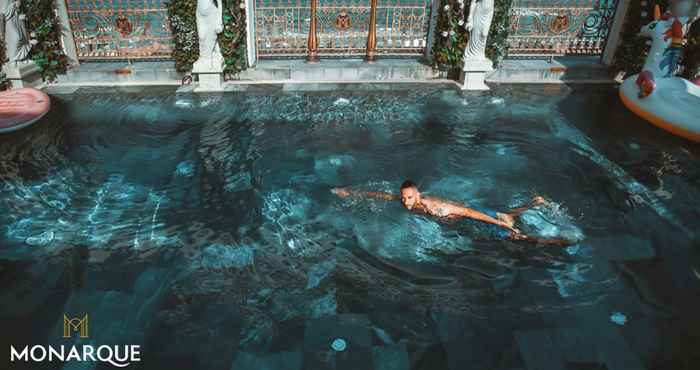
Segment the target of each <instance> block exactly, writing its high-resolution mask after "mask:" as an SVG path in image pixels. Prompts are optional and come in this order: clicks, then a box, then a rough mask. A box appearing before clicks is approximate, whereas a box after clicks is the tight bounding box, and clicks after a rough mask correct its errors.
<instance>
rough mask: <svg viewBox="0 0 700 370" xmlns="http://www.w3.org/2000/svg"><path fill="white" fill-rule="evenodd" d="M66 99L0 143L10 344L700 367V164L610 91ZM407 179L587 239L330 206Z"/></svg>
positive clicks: (541, 228)
mask: <svg viewBox="0 0 700 370" xmlns="http://www.w3.org/2000/svg"><path fill="white" fill-rule="evenodd" d="M52 98H53V100H52V110H51V112H49V114H48V115H47V117H46V118H44V119H43V120H42V121H40V122H39V123H37V124H35V125H34V126H32V127H31V128H29V129H26V130H23V131H21V132H17V133H14V134H11V135H3V136H0V158H1V159H0V207H1V208H0V209H1V212H0V225H1V226H2V229H1V230H2V231H1V233H0V245H1V247H0V287H1V289H0V300H1V301H2V303H3V304H2V306H1V307H2V308H1V309H0V318H1V320H2V323H3V324H5V326H4V327H5V330H6V331H7V332H8V333H11V335H9V336H3V338H2V340H0V341H1V342H2V344H3V346H4V348H8V345H9V344H12V345H15V346H18V345H21V344H36V343H39V344H63V343H72V341H78V339H63V338H62V337H61V330H62V329H61V327H62V325H63V322H62V319H63V314H64V313H65V314H68V315H74V316H77V315H83V314H84V313H88V314H89V315H90V328H91V329H90V330H91V335H90V338H89V339H85V340H83V342H87V341H89V343H93V344H95V345H98V344H124V343H131V344H140V345H142V359H143V361H142V363H141V364H132V365H131V366H139V365H142V366H144V368H149V369H161V368H162V369H169V368H174V367H175V368H183V369H184V368H187V369H236V370H239V369H302V368H303V369H324V368H335V369H409V368H410V369H435V370H437V369H535V368H547V369H549V368H552V369H574V368H575V369H593V368H596V369H598V368H604V367H600V366H599V367H595V366H597V365H596V364H604V366H606V367H607V369H609V370H613V369H642V368H647V369H653V368H659V369H661V368H663V369H666V368H675V369H681V368H688V369H690V368H692V367H693V366H692V364H693V363H695V362H694V361H696V360H698V354H697V350H696V349H697V343H698V341H699V340H700V334H698V333H700V320H699V319H698V318H697V315H696V313H697V312H698V309H700V299H699V298H698V297H700V295H698V293H699V292H700V289H699V286H700V274H699V273H700V249H699V245H698V242H697V237H698V227H699V226H700V219H699V218H698V216H699V215H700V213H699V212H698V210H697V205H698V201H700V169H699V167H698V166H697V163H698V156H700V147H699V146H698V145H697V144H693V143H690V142H687V141H684V140H682V139H678V138H675V137H672V136H670V135H668V134H666V133H665V132H662V131H660V130H658V129H656V128H654V127H652V126H651V125H649V124H646V123H645V122H643V121H641V120H639V119H637V118H636V117H635V116H634V115H633V114H631V113H629V112H627V111H626V110H625V109H624V107H623V106H622V105H621V104H620V103H619V101H618V99H617V92H616V90H615V89H614V88H612V87H611V86H607V85H603V86H580V87H576V88H571V87H567V86H564V85H562V86H519V87H512V86H511V87H504V86H501V87H497V88H495V89H494V90H492V91H491V92H488V93H483V94H474V93H470V94H464V95H463V94H462V93H460V92H458V91H454V90H451V89H441V88H425V87H421V88H420V89H418V88H416V89H398V90H387V91H370V90H368V91H355V92H350V91H339V92H333V93H328V92H323V93H313V92H306V93H302V92H280V91H268V90H265V89H261V90H260V91H257V92H256V91H249V92H247V93H245V94H243V93H229V94H221V95H216V94H214V95H196V96H193V95H178V94H176V93H175V91H174V89H172V88H147V89H144V88H122V89H117V92H115V91H114V90H112V91H108V90H104V89H99V88H81V89H80V90H78V91H77V92H76V93H75V94H71V95H54V96H53V97H52ZM407 178H410V179H413V180H414V181H415V182H416V183H417V184H418V186H419V188H420V190H421V191H424V192H425V193H428V194H430V195H434V196H440V197H443V198H448V199H451V200H454V201H459V202H464V203H466V204H468V205H470V206H475V207H477V206H478V207H488V208H492V209H497V210H505V209H508V208H509V207H514V206H517V205H519V204H521V203H523V202H525V201H526V200H527V199H529V198H530V197H531V196H532V195H534V194H540V195H542V196H544V197H546V198H547V199H549V200H550V201H551V202H552V203H551V204H550V205H548V206H546V207H540V208H538V209H535V210H532V211H528V213H526V215H525V216H524V219H523V222H522V223H521V227H522V228H523V230H526V231H527V232H529V233H534V234H540V235H543V236H548V237H553V236H563V237H567V238H570V239H572V240H576V241H577V243H575V244H574V245H572V246H570V247H567V248H551V247H550V248H545V247H537V246H533V245H531V244H523V243H515V242H510V241H499V240H489V239H488V238H484V237H483V236H481V235H478V232H477V231H475V230H470V229H466V228H460V227H453V225H446V224H443V223H440V222H437V221H435V220H434V219H431V218H428V217H425V216H421V215H416V214H412V213H409V212H407V211H406V210H405V209H403V208H402V207H401V205H400V204H399V203H398V202H387V201H377V200H367V199H341V198H339V197H337V196H335V195H334V194H332V193H331V192H330V190H331V189H332V188H333V187H336V186H347V187H351V188H353V189H358V190H379V191H387V192H393V193H397V192H398V187H399V185H400V184H401V182H402V181H403V180H405V179H407ZM694 270H695V271H698V273H695V272H694ZM76 343H77V342H76ZM43 365H44V366H46V368H55V364H53V365H51V364H48V363H47V364H43ZM683 366H686V367H683ZM33 368H37V367H36V366H34V367H33Z"/></svg>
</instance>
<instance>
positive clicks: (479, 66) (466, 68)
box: [460, 0, 494, 90]
mask: <svg viewBox="0 0 700 370" xmlns="http://www.w3.org/2000/svg"><path fill="white" fill-rule="evenodd" d="M493 13H494V1H493V0H472V3H471V4H470V5H469V17H468V18H467V24H466V28H467V30H468V31H469V40H468V42H467V47H466V48H465V49H464V57H463V58H462V63H463V64H462V72H461V76H460V80H461V82H462V90H488V89H489V87H488V86H486V84H485V83H484V80H485V79H486V74H487V73H488V72H491V71H493V62H491V60H490V59H489V58H487V57H486V44H487V41H488V36H489V30H490V29H491V21H492V20H493Z"/></svg>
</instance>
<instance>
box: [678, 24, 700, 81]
mask: <svg viewBox="0 0 700 370" xmlns="http://www.w3.org/2000/svg"><path fill="white" fill-rule="evenodd" d="M681 65H682V66H683V73H682V76H683V77H685V78H688V79H692V78H696V77H698V75H700V20H696V21H695V22H694V23H693V24H692V25H691V26H690V30H689V31H688V43H687V44H686V45H685V48H684V49H683V58H682V59H681Z"/></svg>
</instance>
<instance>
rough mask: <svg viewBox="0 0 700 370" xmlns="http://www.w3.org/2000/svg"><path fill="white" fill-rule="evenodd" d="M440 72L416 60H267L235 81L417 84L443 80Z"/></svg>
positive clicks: (246, 71) (240, 75)
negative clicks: (417, 82)
mask: <svg viewBox="0 0 700 370" xmlns="http://www.w3.org/2000/svg"><path fill="white" fill-rule="evenodd" d="M440 78H441V77H440V75H439V73H438V71H435V70H433V68H432V67H431V66H429V65H426V64H423V63H421V62H420V61H418V60H414V59H384V60H379V61H377V62H375V63H366V62H364V61H363V60H361V59H329V60H323V59H322V60H321V61H320V62H318V63H314V64H309V63H306V62H305V61H304V60H264V61H259V62H258V63H257V64H256V65H255V67H253V68H250V69H248V70H245V71H243V72H241V73H240V74H238V75H237V76H236V77H235V78H234V80H233V81H231V82H235V81H242V82H243V81H257V82H280V83H318V82H322V83H333V82H416V81H431V80H438V79H440Z"/></svg>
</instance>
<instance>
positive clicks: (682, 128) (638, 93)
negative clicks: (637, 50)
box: [620, 0, 700, 142]
mask: <svg viewBox="0 0 700 370" xmlns="http://www.w3.org/2000/svg"><path fill="white" fill-rule="evenodd" d="M688 4H690V6H691V7H692V2H688V1H682V0H681V1H677V2H675V4H674V5H673V6H674V10H673V12H671V11H669V12H667V13H666V14H664V15H663V16H662V15H661V10H660V8H659V7H658V5H657V6H656V7H655V9H654V21H652V22H651V23H649V24H647V25H646V26H644V27H642V29H641V32H640V34H641V35H642V36H647V37H650V38H651V40H652V44H651V50H650V51H649V56H648V57H647V59H646V61H645V62H644V67H643V68H642V72H641V73H639V74H636V75H633V76H631V77H629V78H627V79H626V80H625V81H624V82H623V83H622V85H621V86H620V98H621V99H622V102H623V103H624V104H625V106H626V107H627V108H629V109H630V110H631V111H632V112H634V113H635V114H637V115H638V116H640V117H642V118H644V119H645V120H647V121H649V122H650V123H652V124H654V125H656V126H658V127H660V128H662V129H664V130H666V131H669V132H671V133H673V134H675V135H678V136H682V137H684V138H687V139H689V140H692V141H696V142H700V86H698V85H697V84H696V83H695V81H692V82H691V81H689V80H686V79H684V78H680V77H676V76H674V73H675V72H676V70H677V68H678V61H679V59H680V55H681V51H682V49H683V45H684V37H685V34H686V33H687V31H688V29H689V28H690V24H692V23H693V21H695V20H696V19H697V17H695V18H690V17H683V16H675V15H674V13H675V14H688V13H689V12H690V8H689V7H688Z"/></svg>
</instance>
